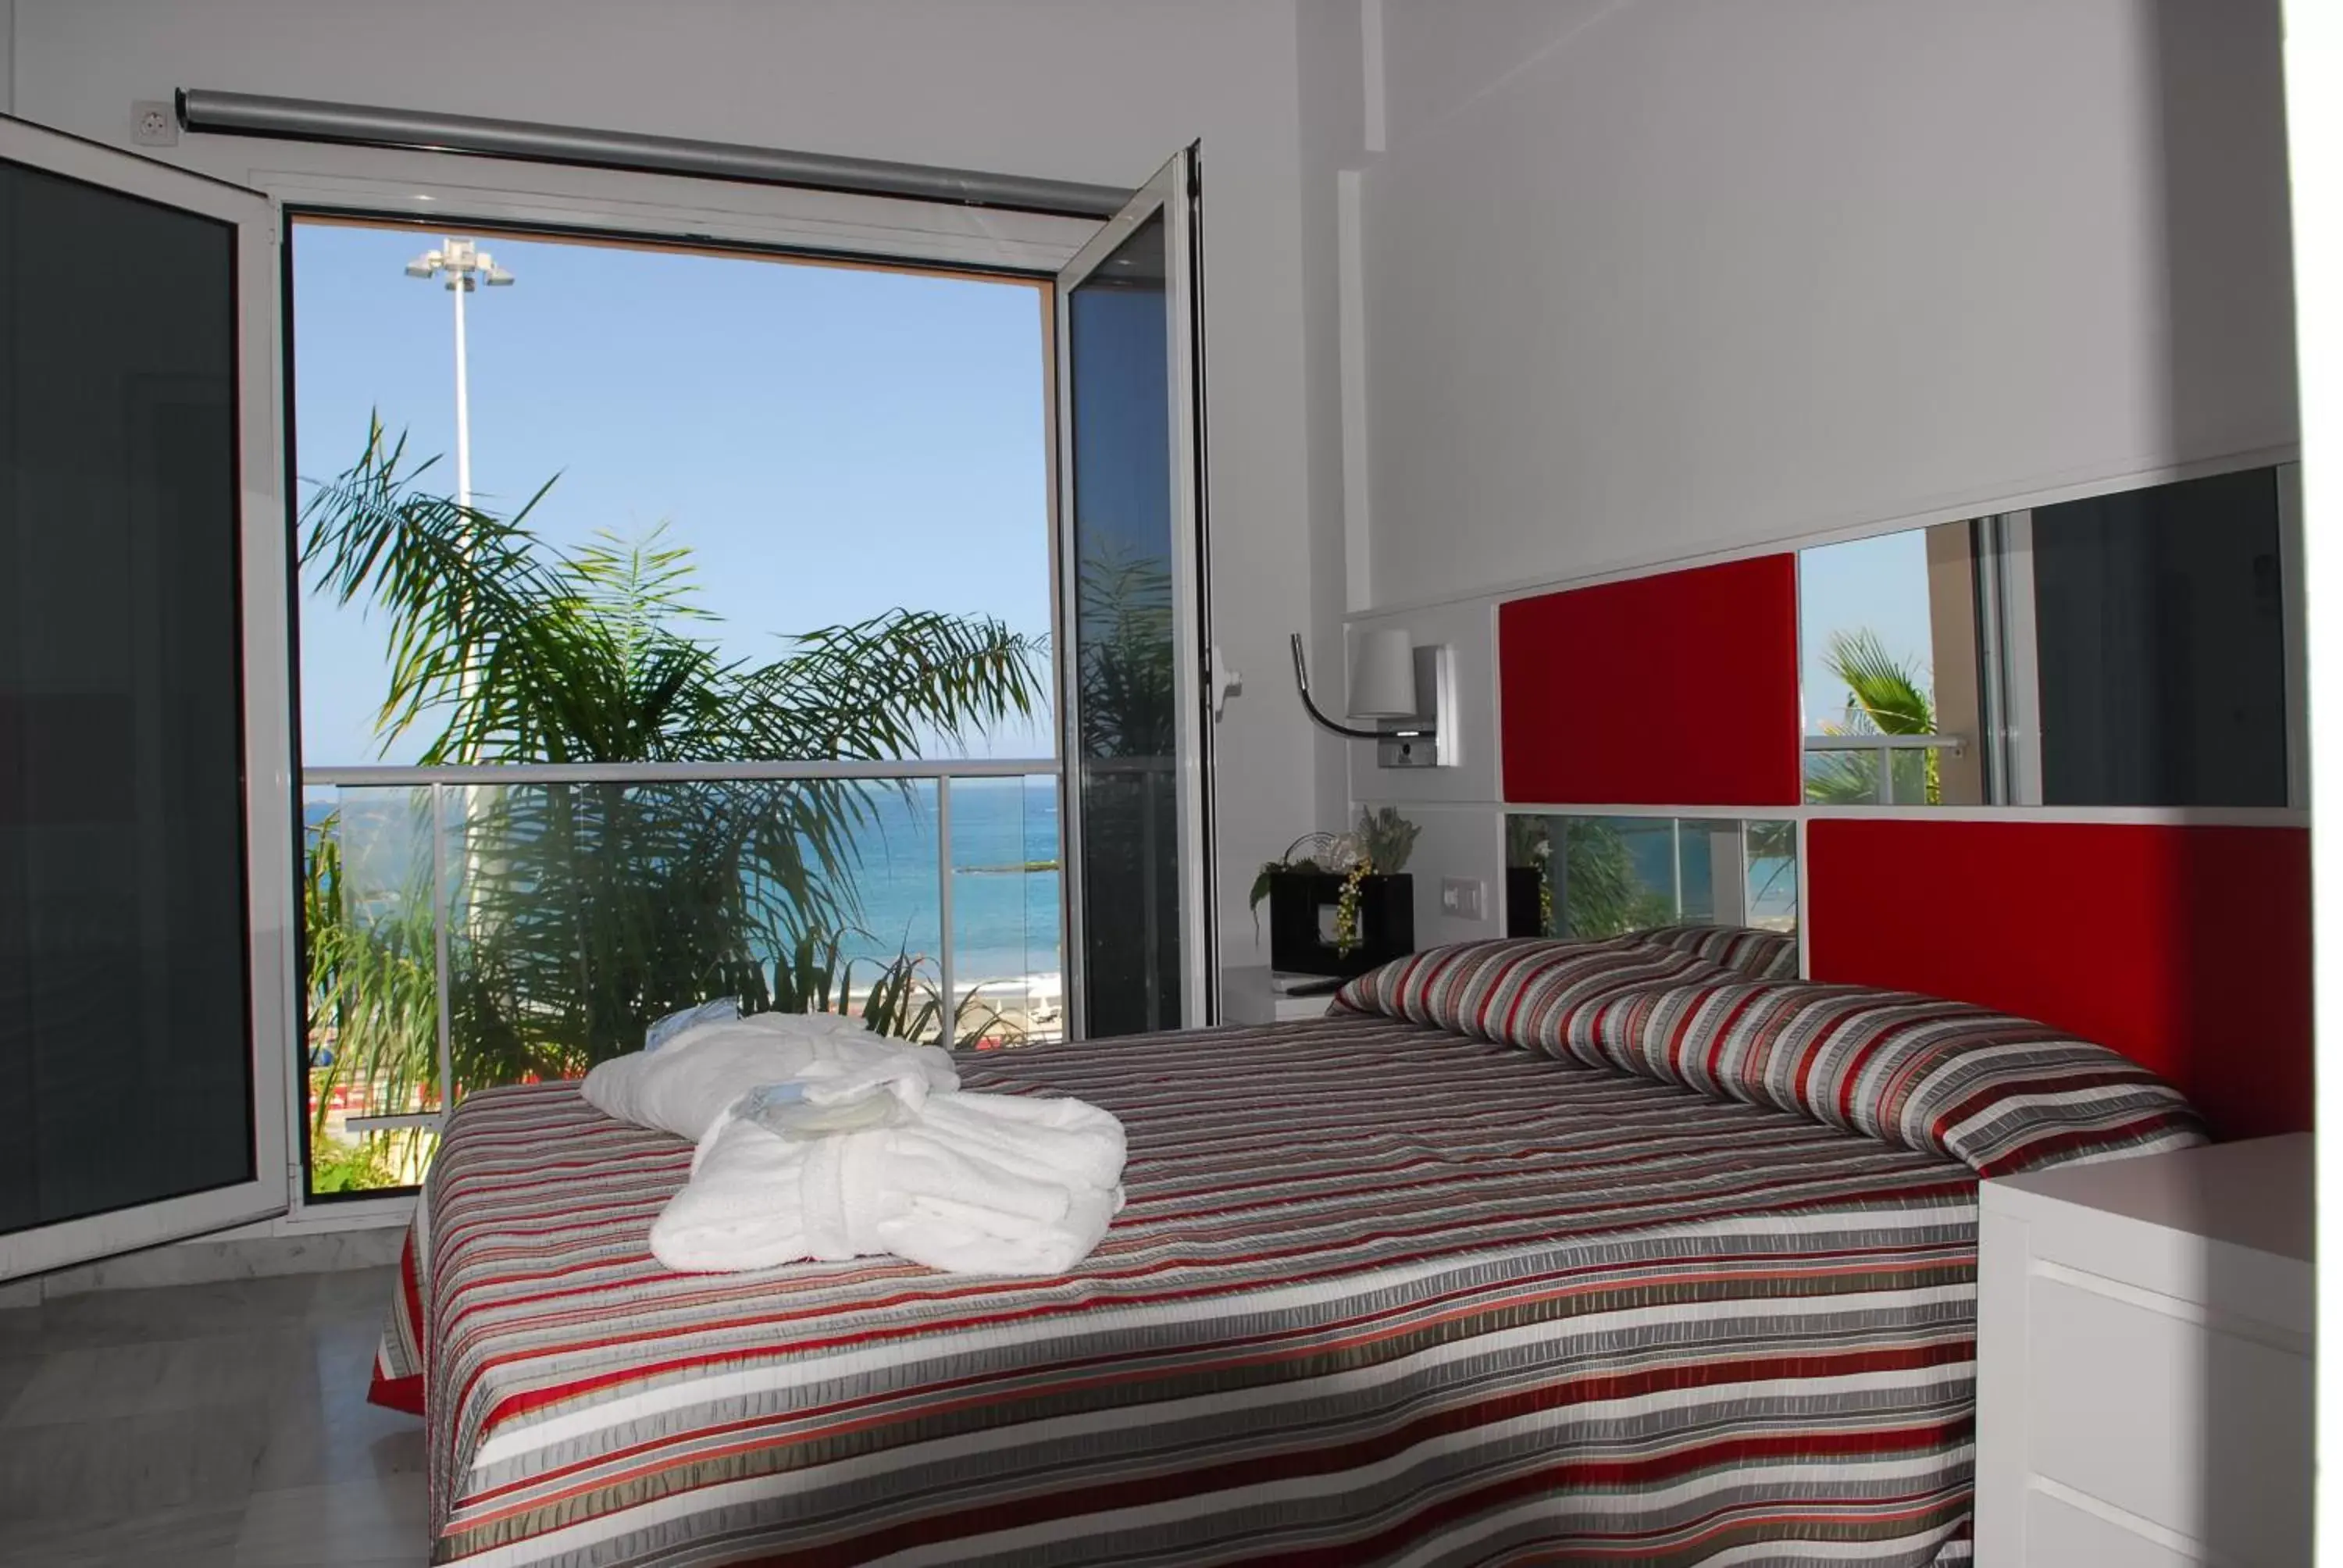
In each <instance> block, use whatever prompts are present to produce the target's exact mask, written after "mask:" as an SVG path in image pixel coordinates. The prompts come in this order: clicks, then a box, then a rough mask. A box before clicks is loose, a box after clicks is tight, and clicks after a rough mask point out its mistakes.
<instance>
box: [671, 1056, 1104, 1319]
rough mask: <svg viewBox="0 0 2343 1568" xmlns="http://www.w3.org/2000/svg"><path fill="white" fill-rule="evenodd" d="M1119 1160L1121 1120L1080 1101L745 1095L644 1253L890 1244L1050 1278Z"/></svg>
mask: <svg viewBox="0 0 2343 1568" xmlns="http://www.w3.org/2000/svg"><path fill="white" fill-rule="evenodd" d="M882 1101H884V1102H883V1103H882ZM858 1115H860V1116H861V1117H862V1118H863V1124H861V1125H854V1124H852V1122H853V1119H854V1118H855V1117H856V1116H858ZM1122 1161H1123V1132H1122V1124H1121V1122H1120V1121H1116V1120H1115V1119H1114V1118H1113V1117H1112V1116H1111V1115H1110V1114H1108V1113H1107V1112H1106V1111H1101V1110H1099V1109H1098V1108H1097V1107H1095V1106H1091V1105H1086V1104H1084V1103H1083V1102H1081V1101H1078V1100H1023V1099H1020V1098H1017V1097H1015V1096H1013V1095H996V1094H960V1093H954V1092H949V1091H937V1092H931V1093H930V1094H928V1095H927V1096H926V1097H925V1099H924V1101H923V1102H922V1103H921V1104H920V1105H919V1106H918V1107H916V1108H914V1107H912V1106H910V1105H908V1104H906V1103H905V1102H903V1101H901V1100H900V1099H899V1098H895V1097H892V1096H890V1095H888V1094H887V1091H885V1090H884V1089H883V1088H880V1087H872V1088H870V1089H867V1090H866V1091H863V1094H862V1095H861V1096H860V1098H846V1099H839V1098H836V1097H833V1098H832V1100H831V1101H830V1102H829V1104H828V1106H827V1107H825V1108H821V1109H820V1111H818V1112H812V1113H801V1112H800V1111H798V1110H797V1109H795V1108H793V1107H792V1105H791V1104H790V1098H789V1096H786V1095H785V1096H779V1097H772V1096H754V1097H750V1098H749V1100H744V1101H741V1102H740V1103H739V1104H737V1105H735V1106H733V1107H731V1108H729V1110H728V1111H726V1113H725V1114H723V1115H722V1116H721V1117H719V1120H718V1121H717V1122H716V1123H715V1125H713V1126H711V1127H710V1128H709V1131H708V1134H707V1136H706V1137H705V1138H703V1139H702V1140H701V1141H700V1144H699V1150H698V1151H697V1152H696V1154H695V1156H694V1159H693V1163H692V1176H691V1180H690V1181H689V1183H688V1184H687V1185H686V1186H685V1187H684V1189H683V1191H680V1192H679V1193H677V1194H676V1195H675V1197H674V1198H673V1199H672V1200H670V1201H669V1203H668V1206H667V1209H666V1211H664V1212H662V1213H661V1214H660V1215H659V1220H658V1221H656V1222H655V1223H654V1224H653V1225H652V1226H651V1238H650V1239H651V1251H652V1252H653V1253H654V1254H655V1255H657V1257H658V1258H659V1261H660V1262H662V1263H665V1264H666V1265H667V1266H668V1267H669V1268H670V1269H676V1270H679V1271H687V1272H700V1273H712V1272H723V1271H732V1270H741V1269H767V1268H773V1267H776V1266H778V1265H779V1264H782V1263H788V1262H795V1261H799V1260H800V1259H806V1258H819V1259H826V1260H836V1259H843V1258H852V1257H860V1256H864V1255H867V1254H871V1253H880V1252H892V1253H894V1254H895V1255H896V1256H897V1257H900V1258H906V1259H909V1260H910V1261H912V1262H915V1263H925V1264H927V1265H928V1266H929V1267H930V1268H936V1269H950V1270H956V1271H966V1272H975V1273H993V1274H1061V1273H1064V1272H1065V1271H1067V1270H1068V1269H1070V1268H1071V1267H1073V1265H1074V1264H1075V1263H1077V1262H1079V1261H1081V1259H1082V1258H1083V1257H1084V1256H1085V1255H1087V1254H1088V1253H1089V1252H1090V1251H1091V1248H1093V1247H1095V1246H1097V1245H1098V1243H1099V1241H1100V1240H1101V1238H1102V1237H1104V1236H1105V1234H1106V1228H1107V1224H1108V1221H1111V1220H1112V1219H1113V1218H1114V1216H1115V1214H1116V1212H1117V1211H1120V1210H1121V1207H1122V1189H1121V1185H1120V1184H1119V1183H1120V1182H1121V1179H1122Z"/></svg>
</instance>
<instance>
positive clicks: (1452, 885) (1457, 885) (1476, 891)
mask: <svg viewBox="0 0 2343 1568" xmlns="http://www.w3.org/2000/svg"><path fill="white" fill-rule="evenodd" d="M1487 897H1488V884H1486V883H1485V882H1483V881H1480V880H1479V879H1476V878H1473V877H1443V878H1441V879H1440V912H1441V913H1442V914H1443V915H1453V916H1455V917H1456V918H1457V919H1458V920H1480V919H1482V918H1483V914H1482V911H1483V910H1484V909H1486V908H1487Z"/></svg>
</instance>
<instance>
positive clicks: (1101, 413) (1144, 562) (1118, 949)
mask: <svg viewBox="0 0 2343 1568" xmlns="http://www.w3.org/2000/svg"><path fill="white" fill-rule="evenodd" d="M1170 308H1171V301H1170V297H1169V295H1168V294H1167V292H1166V286H1165V257H1164V223H1163V218H1162V216H1161V214H1158V215H1157V216H1153V217H1151V218H1150V219H1148V220H1147V222H1145V223H1144V224H1141V226H1139V227H1138V228H1137V229H1135V230H1133V231H1132V233H1131V237H1130V238H1129V239H1127V240H1125V241H1124V242H1123V244H1122V246H1121V248H1120V249H1118V250H1117V251H1116V252H1115V253H1114V254H1113V255H1112V256H1110V257H1108V259H1107V260H1106V261H1105V262H1104V263H1103V264H1102V265H1101V266H1100V267H1099V269H1098V270H1097V271H1096V272H1093V273H1092V274H1091V276H1089V277H1088V278H1086V279H1085V280H1084V281H1083V282H1082V283H1081V284H1080V285H1079V286H1076V287H1075V288H1074V290H1073V292H1072V295H1071V298H1070V299H1069V300H1068V303H1067V313H1068V317H1069V333H1070V336H1071V343H1070V344H1069V346H1068V347H1069V357H1070V358H1071V364H1072V385H1071V387H1069V389H1068V391H1069V396H1070V397H1071V405H1072V409H1073V485H1072V497H1071V500H1072V508H1073V518H1072V528H1073V561H1072V563H1071V569H1072V571H1073V572H1074V574H1075V577H1074V591H1075V595H1076V607H1075V615H1074V668H1075V678H1076V679H1077V680H1078V681H1079V682H1080V683H1081V697H1080V712H1081V734H1080V735H1079V736H1078V737H1077V738H1076V745H1077V756H1076V759H1075V762H1076V768H1077V779H1078V796H1079V800H1080V806H1081V814H1082V819H1081V848H1082V867H1081V875H1082V910H1083V921H1084V926H1085V930H1084V940H1085V942H1086V946H1085V948H1084V950H1083V960H1084V964H1085V970H1084V982H1083V983H1084V992H1085V995H1084V1001H1085V1006H1086V1008H1087V1013H1086V1020H1085V1021H1086V1026H1087V1028H1088V1030H1089V1031H1090V1033H1091V1034H1092V1035H1094V1036H1106V1035H1114V1034H1129V1033H1132V1032H1134V1031H1137V1030H1149V1029H1176V1028H1178V1027H1179V1025H1180V1022H1181V1017H1180V974H1181V968H1180V879H1179V789H1178V774H1177V773H1176V771H1175V759H1174V747H1175V744H1176V738H1177V731H1178V724H1177V715H1176V711H1175V704H1174V697H1173V691H1174V682H1173V669H1172V660H1173V641H1172V550H1173V548H1174V541H1173V538H1172V434H1171V405H1170V403H1169V401H1168V399H1169V397H1170V387H1171V361H1170V349H1171V338H1170V331H1171V328H1170V315H1169V312H1170Z"/></svg>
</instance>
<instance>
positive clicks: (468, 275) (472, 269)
mask: <svg viewBox="0 0 2343 1568" xmlns="http://www.w3.org/2000/svg"><path fill="white" fill-rule="evenodd" d="M407 276H409V277H422V278H432V277H444V278H445V279H446V280H447V292H448V293H449V294H451V295H453V296H454V297H455V300H456V504H457V505H458V506H459V507H462V508H464V509H465V510H467V511H469V510H470V509H471V506H472V396H471V387H470V384H469V383H470V377H469V376H468V373H467V369H466V364H465V357H464V297H465V296H466V295H468V294H469V293H471V292H472V290H473V289H474V288H475V287H477V286H479V285H480V284H483V283H485V284H487V285H488V286H489V287H490V288H499V287H502V286H506V285H508V284H509V283H511V282H512V280H513V275H512V274H511V273H509V272H507V271H506V270H505V269H504V268H503V267H501V266H498V265H497V264H496V260H495V258H494V257H492V256H489V255H488V252H487V251H485V250H482V249H481V248H480V247H479V245H478V242H476V241H473V240H468V239H457V238H454V237H452V236H451V237H449V238H448V240H447V242H446V243H445V244H444V245H443V246H441V247H440V248H439V249H437V250H427V251H425V252H424V253H423V254H422V255H421V256H417V257H416V258H415V259H414V260H413V261H410V262H408V263H407Z"/></svg>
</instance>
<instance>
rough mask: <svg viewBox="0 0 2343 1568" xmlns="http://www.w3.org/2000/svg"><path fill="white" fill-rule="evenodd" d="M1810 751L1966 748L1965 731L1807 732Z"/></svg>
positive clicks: (1806, 740) (1807, 745)
mask: <svg viewBox="0 0 2343 1568" xmlns="http://www.w3.org/2000/svg"><path fill="white" fill-rule="evenodd" d="M1799 739H1801V740H1802V741H1803V742H1805V749H1807V750H1809V751H1965V750H1966V749H1968V744H1969V739H1968V737H1967V736H1966V735H1805V736H1801V737H1799Z"/></svg>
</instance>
